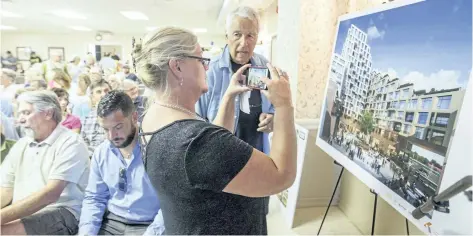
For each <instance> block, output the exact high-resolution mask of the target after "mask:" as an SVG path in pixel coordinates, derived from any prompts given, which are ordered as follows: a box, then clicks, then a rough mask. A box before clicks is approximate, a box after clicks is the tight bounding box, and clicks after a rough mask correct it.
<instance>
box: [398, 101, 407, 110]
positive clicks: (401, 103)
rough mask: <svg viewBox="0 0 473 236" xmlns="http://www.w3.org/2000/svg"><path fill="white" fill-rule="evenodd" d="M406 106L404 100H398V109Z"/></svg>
mask: <svg viewBox="0 0 473 236" xmlns="http://www.w3.org/2000/svg"><path fill="white" fill-rule="evenodd" d="M405 107H406V101H400V102H399V109H404V108H405Z"/></svg>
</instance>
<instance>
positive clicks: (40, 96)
mask: <svg viewBox="0 0 473 236" xmlns="http://www.w3.org/2000/svg"><path fill="white" fill-rule="evenodd" d="M18 102H26V103H29V104H32V105H33V107H34V109H35V111H36V112H44V111H48V110H52V112H53V119H54V121H56V123H57V124H60V123H61V121H62V110H61V105H59V100H58V98H57V96H56V94H55V93H54V92H52V91H31V92H25V93H22V94H21V95H20V96H19V97H18Z"/></svg>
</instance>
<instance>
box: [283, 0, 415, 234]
mask: <svg viewBox="0 0 473 236" xmlns="http://www.w3.org/2000/svg"><path fill="white" fill-rule="evenodd" d="M382 2H383V1H382V0H330V1H329V0H325V1H322V0H319V1H316V0H294V1H286V0H279V15H278V44H277V46H278V47H277V50H278V52H277V55H278V58H276V61H277V62H278V64H280V65H283V69H284V70H286V71H287V72H288V74H289V76H290V77H291V86H292V87H291V89H292V91H293V94H292V95H293V102H294V103H295V105H296V118H299V119H317V118H320V116H321V114H320V111H321V106H322V104H323V100H324V92H325V87H326V82H327V77H328V70H329V65H330V62H331V53H332V50H333V44H334V41H335V40H334V39H335V31H336V28H337V19H338V17H339V16H340V15H343V14H346V13H351V12H355V11H360V10H363V9H367V8H369V7H372V6H375V5H378V4H381V3H382ZM325 181H326V180H325ZM340 191H341V193H340V203H339V208H340V209H341V210H342V211H343V212H344V213H345V215H346V216H347V217H348V219H350V220H351V221H352V222H353V223H354V224H355V226H356V227H357V228H358V229H359V230H360V232H362V233H363V234H370V233H371V221H372V213H373V200H374V197H373V194H371V193H370V191H369V189H368V188H367V186H366V185H364V184H363V183H362V182H360V181H359V180H358V179H357V178H356V177H355V176H353V175H351V174H350V173H349V172H347V171H346V172H345V173H344V176H343V179H342V184H341V186H340ZM409 228H410V233H411V234H423V233H422V232H421V231H420V230H418V229H417V228H416V227H415V226H413V225H412V224H410V227H409ZM314 233H315V232H314ZM375 233H376V234H406V225H405V218H404V217H402V215H401V214H399V213H398V212H397V211H396V210H394V208H392V207H391V206H390V205H389V204H388V203H386V202H385V201H383V200H382V199H381V198H379V199H378V207H377V217H376V228H375Z"/></svg>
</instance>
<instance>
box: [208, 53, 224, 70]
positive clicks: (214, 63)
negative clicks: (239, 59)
mask: <svg viewBox="0 0 473 236" xmlns="http://www.w3.org/2000/svg"><path fill="white" fill-rule="evenodd" d="M223 54H224V52H221V53H219V54H217V55H215V56H213V57H212V58H210V64H209V70H211V69H213V70H216V69H219V68H220V64H221V63H222V60H224V55H223Z"/></svg>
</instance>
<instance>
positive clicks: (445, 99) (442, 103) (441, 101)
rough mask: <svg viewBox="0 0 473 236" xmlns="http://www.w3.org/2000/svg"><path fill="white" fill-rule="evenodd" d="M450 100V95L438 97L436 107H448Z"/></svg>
mask: <svg viewBox="0 0 473 236" xmlns="http://www.w3.org/2000/svg"><path fill="white" fill-rule="evenodd" d="M451 100H452V96H443V97H439V102H438V103H437V109H448V108H449V107H450V101H451Z"/></svg>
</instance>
